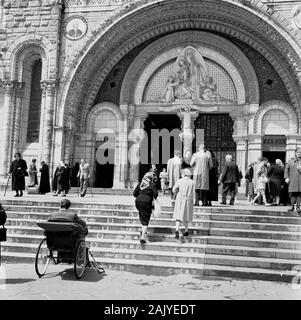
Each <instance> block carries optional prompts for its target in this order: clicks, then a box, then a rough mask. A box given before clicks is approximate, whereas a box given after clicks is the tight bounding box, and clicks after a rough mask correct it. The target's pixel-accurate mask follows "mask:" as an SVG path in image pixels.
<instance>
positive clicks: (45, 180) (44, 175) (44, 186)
mask: <svg viewBox="0 0 301 320" xmlns="http://www.w3.org/2000/svg"><path fill="white" fill-rule="evenodd" d="M40 172H41V179H40V185H39V193H40V194H45V193H48V192H50V183H49V168H48V166H47V164H46V163H45V161H42V162H41V168H40Z"/></svg>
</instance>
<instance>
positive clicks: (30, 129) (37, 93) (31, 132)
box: [27, 59, 42, 143]
mask: <svg viewBox="0 0 301 320" xmlns="http://www.w3.org/2000/svg"><path fill="white" fill-rule="evenodd" d="M41 75H42V60H41V59H38V60H35V61H34V62H33V64H32V70H31V86H30V98H29V110H28V122H27V123H28V125H27V142H28V143H31V142H39V130H40V116H41V101H42V91H41Z"/></svg>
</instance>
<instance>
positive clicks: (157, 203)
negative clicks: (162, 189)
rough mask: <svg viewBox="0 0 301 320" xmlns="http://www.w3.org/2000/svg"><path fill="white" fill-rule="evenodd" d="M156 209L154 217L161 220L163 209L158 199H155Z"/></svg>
mask: <svg viewBox="0 0 301 320" xmlns="http://www.w3.org/2000/svg"><path fill="white" fill-rule="evenodd" d="M154 207H155V208H154V217H155V218H159V216H160V215H161V213H162V208H161V204H160V202H159V200H158V199H154Z"/></svg>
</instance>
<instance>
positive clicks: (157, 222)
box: [7, 215, 301, 235]
mask: <svg viewBox="0 0 301 320" xmlns="http://www.w3.org/2000/svg"><path fill="white" fill-rule="evenodd" d="M42 216H43V215H42ZM39 217H40V216H39ZM44 218H45V215H44ZM46 218H47V216H46ZM39 221H43V220H41V219H34V218H33V219H32V218H31V217H30V219H25V218H22V219H19V218H10V217H9V218H8V219H7V225H29V226H30V225H33V224H35V223H36V222H39ZM86 222H87V225H88V227H89V228H95V227H98V226H99V225H101V228H102V229H103V228H104V227H108V228H109V229H110V230H116V228H120V229H122V228H126V229H128V228H130V227H133V228H140V222H139V219H137V218H135V217H114V216H92V217H90V216H88V217H86ZM174 225H175V222H174V221H172V220H171V219H166V218H155V219H152V220H151V221H150V226H149V227H150V228H160V229H162V228H167V229H168V230H169V229H170V228H174ZM200 228H202V229H207V230H208V229H209V228H210V230H212V229H214V228H219V229H223V228H225V229H244V230H252V231H257V230H259V231H260V230H262V231H273V232H278V231H279V232H288V233H300V235H301V226H299V225H297V226H295V225H292V224H275V223H253V222H252V223H251V222H233V221H225V222H220V221H213V220H198V219H195V220H194V221H193V222H192V223H190V225H189V229H190V230H192V232H195V230H199V229H200Z"/></svg>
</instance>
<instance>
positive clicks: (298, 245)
mask: <svg viewBox="0 0 301 320" xmlns="http://www.w3.org/2000/svg"><path fill="white" fill-rule="evenodd" d="M207 243H208V244H217V245H219V244H223V245H228V246H245V247H255V248H276V249H277V248H279V249H286V250H290V249H292V250H301V241H299V240H297V241H294V240H279V239H258V238H240V237H227V236H213V235H210V236H208V242H207Z"/></svg>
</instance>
